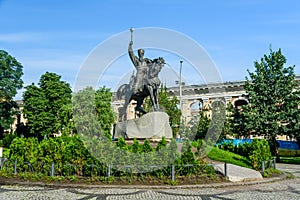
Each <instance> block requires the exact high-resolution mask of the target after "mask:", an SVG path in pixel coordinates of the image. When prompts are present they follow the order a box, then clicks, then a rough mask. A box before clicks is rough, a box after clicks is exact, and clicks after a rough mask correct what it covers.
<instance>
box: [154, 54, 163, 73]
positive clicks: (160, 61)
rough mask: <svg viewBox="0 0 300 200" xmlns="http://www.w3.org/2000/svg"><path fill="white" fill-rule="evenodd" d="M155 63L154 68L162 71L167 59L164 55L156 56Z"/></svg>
mask: <svg viewBox="0 0 300 200" xmlns="http://www.w3.org/2000/svg"><path fill="white" fill-rule="evenodd" d="M153 64H154V68H155V69H156V70H158V71H160V70H161V69H162V68H163V66H164V64H165V59H163V58H162V57H159V58H155V59H154V60H153Z"/></svg>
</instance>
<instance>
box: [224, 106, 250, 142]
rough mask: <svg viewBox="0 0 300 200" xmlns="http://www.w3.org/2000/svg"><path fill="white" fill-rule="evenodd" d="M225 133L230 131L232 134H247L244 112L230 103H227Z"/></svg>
mask: <svg viewBox="0 0 300 200" xmlns="http://www.w3.org/2000/svg"><path fill="white" fill-rule="evenodd" d="M227 111H228V114H227V116H228V117H227V121H226V122H227V123H226V126H227V128H228V130H227V134H228V133H230V134H231V135H234V136H238V137H240V136H249V130H248V129H247V126H246V123H245V113H244V112H243V110H242V109H239V108H235V107H234V106H233V105H232V103H229V104H228V105H227Z"/></svg>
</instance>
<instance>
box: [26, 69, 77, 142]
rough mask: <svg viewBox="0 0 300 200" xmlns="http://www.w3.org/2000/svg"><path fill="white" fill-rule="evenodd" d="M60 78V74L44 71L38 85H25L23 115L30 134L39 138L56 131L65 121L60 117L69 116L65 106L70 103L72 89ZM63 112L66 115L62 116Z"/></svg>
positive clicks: (60, 129)
mask: <svg viewBox="0 0 300 200" xmlns="http://www.w3.org/2000/svg"><path fill="white" fill-rule="evenodd" d="M60 79H61V76H59V75H57V74H55V73H50V72H46V73H45V74H43V75H42V76H41V78H40V81H39V83H38V86H39V87H38V86H35V85H34V84H32V85H29V86H26V87H25V89H26V91H25V92H24V94H23V99H24V115H25V117H26V118H27V126H28V127H29V130H30V134H31V136H34V137H40V138H41V137H45V136H51V135H52V134H53V133H58V132H59V131H62V129H63V128H64V125H65V124H66V123H67V122H65V121H64V122H62V119H65V117H67V118H71V116H70V112H67V111H66V109H67V108H66V107H68V106H67V105H70V104H71V94H72V90H71V87H70V85H69V84H68V83H66V82H65V81H62V80H60ZM69 110H70V106H69ZM63 114H66V115H67V116H65V117H63V116H62V115H63ZM66 121H68V120H67V119H66ZM66 126H67V125H66Z"/></svg>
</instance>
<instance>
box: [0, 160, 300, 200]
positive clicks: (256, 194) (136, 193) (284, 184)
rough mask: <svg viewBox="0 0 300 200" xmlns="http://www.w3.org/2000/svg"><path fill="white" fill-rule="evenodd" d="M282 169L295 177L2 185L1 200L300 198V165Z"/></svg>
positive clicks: (0, 188) (286, 166)
mask: <svg viewBox="0 0 300 200" xmlns="http://www.w3.org/2000/svg"><path fill="white" fill-rule="evenodd" d="M278 168H279V169H283V170H284V171H290V172H292V171H293V172H295V173H296V178H293V179H285V180H282V181H276V182H272V183H264V184H254V185H245V186H232V187H217V188H199V189H196V188H191V189H180V188H176V189H147V188H146V187H145V189H135V188H128V189H121V188H85V189H79V188H61V189H57V188H47V187H32V186H7V185H6V186H0V199H1V200H2V199H3V200H19V199H24V200H25V199H26V200H27V199H32V200H33V199H41V200H44V199H45V200H46V199H47V200H48V199H49V200H50V199H54V200H60V199H62V200H66V199H81V200H89V199H91V200H102V199H103V200H104V199H139V200H142V199H175V200H176V199H211V200H215V199H226V200H229V199H251V200H252V199H279V200H280V199H282V200H286V199H289V200H292V199H300V178H299V177H298V175H299V174H298V175H297V172H299V169H300V165H298V166H297V165H290V166H288V165H283V166H281V165H278Z"/></svg>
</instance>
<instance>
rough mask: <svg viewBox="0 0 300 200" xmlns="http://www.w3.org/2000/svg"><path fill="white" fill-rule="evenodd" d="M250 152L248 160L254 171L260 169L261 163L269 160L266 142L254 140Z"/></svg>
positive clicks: (268, 147)
mask: <svg viewBox="0 0 300 200" xmlns="http://www.w3.org/2000/svg"><path fill="white" fill-rule="evenodd" d="M251 146H252V148H251V150H250V152H249V155H248V156H249V159H250V161H251V163H252V166H253V168H254V169H256V170H260V169H261V165H262V161H265V160H270V159H271V151H270V146H269V143H268V142H267V141H266V140H258V139H254V140H253V141H252V143H251Z"/></svg>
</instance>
